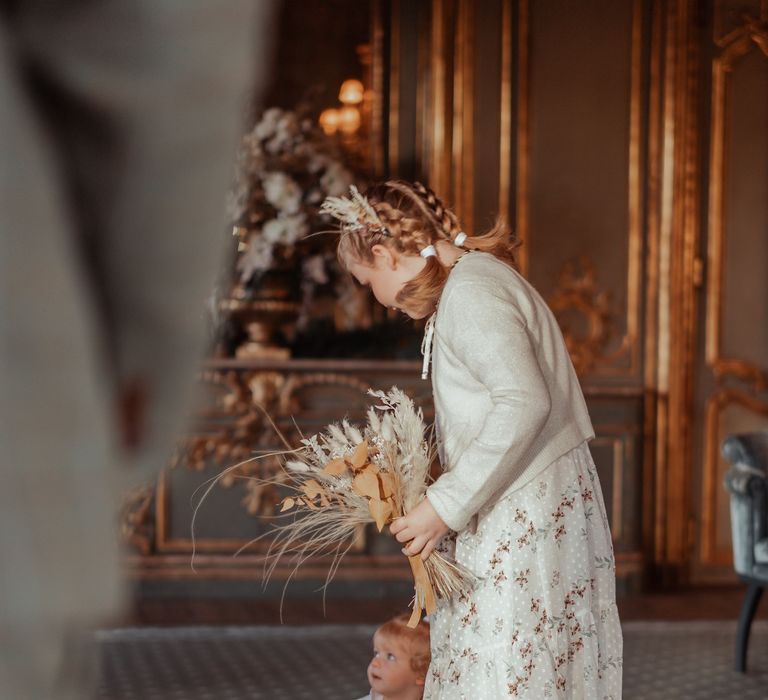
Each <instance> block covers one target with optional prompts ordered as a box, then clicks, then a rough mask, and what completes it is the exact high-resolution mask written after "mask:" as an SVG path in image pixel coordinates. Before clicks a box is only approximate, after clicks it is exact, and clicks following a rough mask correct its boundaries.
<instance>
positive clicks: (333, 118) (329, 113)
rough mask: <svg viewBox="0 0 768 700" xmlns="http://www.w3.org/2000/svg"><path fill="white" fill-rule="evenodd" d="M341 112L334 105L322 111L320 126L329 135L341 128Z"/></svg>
mask: <svg viewBox="0 0 768 700" xmlns="http://www.w3.org/2000/svg"><path fill="white" fill-rule="evenodd" d="M340 117H341V115H340V113H339V110H338V109H333V108H332V107H330V108H328V109H324V110H323V111H322V112H321V113H320V119H319V121H320V128H321V129H322V130H323V131H324V132H325V133H326V134H328V135H329V136H330V135H331V134H335V133H336V131H337V130H338V128H339V121H340Z"/></svg>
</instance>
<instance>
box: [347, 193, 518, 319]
mask: <svg viewBox="0 0 768 700" xmlns="http://www.w3.org/2000/svg"><path fill="white" fill-rule="evenodd" d="M365 196H366V198H367V199H368V201H369V202H370V204H371V205H372V206H373V208H374V210H375V211H376V214H377V215H378V217H379V219H380V220H381V223H382V224H383V225H384V230H382V229H381V228H372V227H370V226H361V227H359V228H357V229H355V230H346V231H344V232H343V234H342V236H341V238H340V239H339V244H338V248H337V255H338V258H339V262H340V263H341V265H342V266H343V267H344V268H345V269H349V264H350V263H351V262H359V263H363V264H368V265H372V264H373V262H374V256H373V252H372V251H371V249H372V248H373V246H374V245H377V244H380V245H386V246H388V247H390V248H393V249H394V250H396V251H397V252H398V253H403V254H406V255H418V254H419V253H420V251H421V250H422V249H423V248H425V247H426V246H428V245H432V244H434V243H436V242H437V241H441V240H444V241H449V242H451V243H452V242H453V241H454V239H455V238H456V236H457V235H458V234H459V233H461V227H460V225H459V221H458V219H457V218H456V215H455V214H454V213H453V212H452V211H451V210H450V209H449V208H448V207H446V206H445V204H443V202H442V200H441V199H440V198H439V197H438V196H437V195H436V194H435V193H434V192H433V191H432V190H431V189H430V188H429V187H426V186H425V185H422V184H421V183H420V182H414V183H410V182H405V181H403V180H389V181H387V182H383V183H380V184H377V185H374V186H373V187H371V188H370V189H369V190H368V191H367V192H366V193H365ZM518 245H519V244H518V243H517V241H516V239H515V236H514V234H513V233H512V232H511V231H510V230H509V227H508V226H507V223H506V221H504V219H503V218H501V217H500V218H498V219H497V220H496V223H495V224H494V226H493V227H492V228H491V229H490V230H489V231H486V232H485V233H482V234H479V235H475V236H469V235H467V237H466V238H465V240H464V242H463V243H462V247H463V248H466V249H467V250H481V251H485V252H487V253H491V254H492V255H495V256H496V257H497V258H499V259H500V260H503V261H504V262H507V263H509V264H510V265H512V266H514V265H515V255H514V250H515V248H517V246H518ZM447 279H448V268H447V267H446V266H445V265H443V264H442V263H441V262H440V260H439V259H438V258H437V256H430V257H428V258H426V265H425V266H424V269H423V270H422V271H421V272H420V273H419V274H418V275H417V276H416V277H414V278H413V279H412V280H410V281H409V282H408V283H407V284H406V285H405V286H404V287H403V289H402V290H401V291H400V293H399V294H398V296H397V301H398V303H399V304H400V305H401V306H403V307H407V308H408V309H409V310H410V311H412V312H415V313H417V314H418V315H419V316H422V317H423V316H426V315H428V314H430V313H431V312H432V311H434V309H435V307H436V306H437V302H438V300H439V299H440V295H441V294H442V291H443V286H444V285H445V282H446V280H447Z"/></svg>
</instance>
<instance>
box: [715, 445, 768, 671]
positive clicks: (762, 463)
mask: <svg viewBox="0 0 768 700" xmlns="http://www.w3.org/2000/svg"><path fill="white" fill-rule="evenodd" d="M722 452H723V456H724V457H725V459H726V460H728V462H729V463H730V464H731V468H730V469H729V471H728V473H727V474H726V476H725V486H726V488H727V489H728V491H729V492H730V496H731V537H732V539H733V566H734V569H736V573H737V574H738V576H739V578H740V579H741V580H742V581H743V582H744V583H746V584H747V594H746V597H745V598H744V603H743V605H742V608H741V615H740V616H739V626H738V631H737V634H736V670H737V671H740V672H744V670H745V669H746V665H747V645H748V642H749V630H750V627H751V625H752V619H753V618H754V616H755V612H756V610H757V606H758V603H759V602H760V597H761V596H762V594H763V589H764V588H765V587H766V586H768V432H762V433H743V434H740V435H731V436H729V437H728V438H726V439H725V440H724V441H723V446H722Z"/></svg>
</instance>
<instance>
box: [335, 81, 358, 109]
mask: <svg viewBox="0 0 768 700" xmlns="http://www.w3.org/2000/svg"><path fill="white" fill-rule="evenodd" d="M339 101H340V102H343V103H344V104H345V105H356V104H360V103H361V102H362V101H363V84H362V83H361V82H360V81H359V80H345V81H344V82H343V83H342V84H341V89H340V90H339Z"/></svg>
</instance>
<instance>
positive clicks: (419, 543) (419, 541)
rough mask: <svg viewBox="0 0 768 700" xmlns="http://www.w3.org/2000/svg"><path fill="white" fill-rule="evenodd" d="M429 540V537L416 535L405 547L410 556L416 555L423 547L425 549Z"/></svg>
mask: <svg viewBox="0 0 768 700" xmlns="http://www.w3.org/2000/svg"><path fill="white" fill-rule="evenodd" d="M427 542H428V540H427V538H426V537H424V536H423V535H422V536H419V537H415V538H414V539H413V542H411V543H410V544H409V545H408V546H407V547H406V548H405V549H406V551H407V552H408V556H410V557H415V556H416V555H417V554H418V553H419V552H420V551H421V550H422V549H424V545H425V544H426V543H427Z"/></svg>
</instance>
